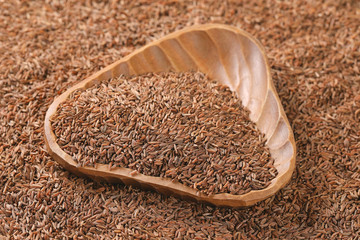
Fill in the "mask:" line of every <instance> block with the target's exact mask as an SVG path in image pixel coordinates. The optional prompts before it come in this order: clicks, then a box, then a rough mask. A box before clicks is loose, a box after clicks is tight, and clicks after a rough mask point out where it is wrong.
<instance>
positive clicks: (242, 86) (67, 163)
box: [44, 24, 296, 207]
mask: <svg viewBox="0 0 360 240" xmlns="http://www.w3.org/2000/svg"><path fill="white" fill-rule="evenodd" d="M190 70H194V71H197V70H199V71H201V72H203V73H205V74H207V75H209V77H210V78H212V79H216V80H218V81H219V82H220V83H222V84H226V85H228V86H229V87H230V89H231V90H232V91H235V92H236V93H237V96H238V97H239V98H240V99H241V101H242V104H243V105H244V107H245V108H247V109H248V110H249V111H250V119H251V120H252V121H253V122H255V123H256V125H257V127H258V128H259V129H260V131H261V132H262V133H264V134H265V136H266V139H267V143H266V145H267V146H268V147H269V149H270V153H271V155H272V157H273V158H274V160H275V163H274V166H275V167H276V169H277V171H278V175H277V177H276V178H274V179H273V180H272V182H271V184H270V185H269V186H268V187H266V188H265V189H262V190H253V191H250V192H248V193H246V194H243V195H232V194H227V193H221V194H214V195H210V196H208V195H206V194H203V193H201V192H199V191H197V190H195V189H193V188H190V187H187V186H185V185H183V184H181V183H178V182H173V181H171V179H166V178H161V177H152V176H146V175H143V174H136V175H132V174H131V172H133V170H132V169H128V168H114V169H111V170H110V167H109V166H108V165H104V164H96V165H95V167H77V166H76V165H77V164H76V162H75V161H74V160H73V159H72V157H71V156H70V155H68V154H67V153H65V152H64V151H63V150H62V149H61V148H60V146H59V145H58V144H57V143H56V137H55V134H54V132H53V130H52V127H51V123H50V117H51V116H52V115H53V114H54V113H55V112H56V110H57V108H58V106H59V105H60V104H61V103H62V102H64V101H65V100H66V99H67V98H68V96H69V95H70V94H71V93H72V92H74V91H75V90H77V89H86V88H88V87H90V86H93V85H94V84H98V83H99V82H101V81H103V80H107V79H110V78H115V77H117V76H120V75H121V74H123V75H125V76H133V75H140V74H144V73H148V72H166V71H175V72H181V71H183V72H184V71H190ZM44 131H45V142H46V146H47V149H48V151H49V154H50V155H51V156H52V157H53V158H54V159H55V160H56V161H57V162H59V163H60V164H61V165H62V166H63V167H64V168H65V169H67V170H69V171H70V172H73V173H74V174H77V175H79V176H85V177H90V178H92V179H94V180H95V181H100V180H101V181H107V182H122V183H124V184H131V185H135V186H138V187H142V188H146V189H153V190H156V191H157V192H160V193H163V194H166V195H175V196H178V197H181V198H185V199H192V200H196V201H200V202H207V203H210V204H214V205H217V206H230V207H243V206H250V205H253V204H255V203H257V202H259V201H261V200H263V199H266V198H268V197H270V196H272V195H274V194H275V193H276V192H277V191H279V190H280V189H281V188H282V187H283V186H284V185H285V184H286V183H288V181H289V180H290V178H291V175H292V173H293V171H294V168H295V156H296V147H295V141H294V136H293V132H292V129H291V127H290V125H289V122H288V120H287V117H286V115H285V113H284V110H283V108H282V106H281V103H280V100H279V97H278V95H277V93H276V90H275V88H274V84H273V82H272V79H271V75H270V69H269V64H268V61H267V59H266V56H265V51H264V48H263V47H262V46H261V44H260V43H259V42H258V41H257V40H256V39H255V38H254V37H252V36H251V35H249V34H248V33H246V32H244V31H242V30H239V29H237V28H235V27H231V26H225V25H217V24H208V25H200V26H193V27H189V28H186V29H183V30H180V31H177V32H175V33H172V34H169V35H167V36H165V37H163V38H161V39H159V40H157V41H154V42H152V43H150V44H148V45H146V46H144V47H142V48H140V49H138V50H136V51H135V52H133V53H132V54H130V55H128V56H126V57H124V58H122V59H120V60H119V61H117V62H115V63H113V64H111V65H109V66H108V67H106V68H104V69H102V70H101V71H99V72H97V73H95V74H93V75H92V76H90V77H88V78H87V79H85V80H83V81H81V82H79V83H78V84H76V85H75V86H73V87H71V88H70V89H68V90H67V91H66V92H64V93H63V94H61V95H60V96H58V97H57V98H55V100H54V102H53V103H52V104H51V105H50V107H49V109H48V111H47V113H46V116H45V126H44ZM239 141H241V139H239Z"/></svg>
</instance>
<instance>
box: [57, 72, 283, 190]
mask: <svg viewBox="0 0 360 240" xmlns="http://www.w3.org/2000/svg"><path fill="white" fill-rule="evenodd" d="M249 113H250V112H249V111H247V110H245V109H244V108H243V106H242V105H241V101H240V100H239V98H238V97H237V96H236V94H235V93H234V92H231V90H230V89H229V87H227V86H225V85H220V84H218V83H217V82H216V81H214V80H210V79H209V78H208V77H207V76H206V75H205V74H203V73H201V72H184V73H174V72H166V73H159V74H154V73H148V74H144V75H140V76H136V77H129V78H125V77H122V76H120V77H119V78H115V79H111V80H110V81H104V82H102V83H101V84H99V85H95V86H93V87H91V88H88V89H86V90H85V91H82V90H77V91H75V92H73V93H72V94H71V95H70V97H69V98H68V99H67V100H66V101H65V102H63V103H62V104H61V105H60V106H59V108H58V110H57V112H56V113H55V114H54V115H53V116H52V118H51V124H52V128H53V130H54V133H55V135H56V139H57V142H58V144H59V146H60V147H61V149H63V150H64V151H65V152H66V153H67V154H69V155H70V156H72V158H73V159H74V161H76V162H77V163H78V165H79V166H94V165H95V163H103V164H108V166H109V167H110V168H112V167H124V168H130V169H133V170H136V171H137V172H139V173H142V174H144V175H147V176H156V177H165V178H168V179H173V180H175V181H177V182H180V183H182V184H184V185H186V186H188V187H192V188H194V189H198V190H200V191H201V192H203V193H206V194H213V193H231V194H236V195H241V194H245V193H247V192H250V191H251V190H260V189H264V188H266V187H267V186H269V185H270V182H271V180H272V179H274V178H275V177H276V175H277V170H276V168H275V167H274V165H273V164H274V159H273V158H271V157H270V152H269V148H267V147H266V146H265V142H266V139H265V135H264V134H261V132H260V130H258V129H257V127H256V125H255V123H254V122H251V120H250V117H249Z"/></svg>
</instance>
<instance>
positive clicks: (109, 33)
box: [0, 0, 360, 239]
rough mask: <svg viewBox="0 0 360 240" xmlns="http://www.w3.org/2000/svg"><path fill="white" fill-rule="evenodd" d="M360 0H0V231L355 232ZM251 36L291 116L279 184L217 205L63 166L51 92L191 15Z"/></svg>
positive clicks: (359, 206)
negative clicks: (265, 193)
mask: <svg viewBox="0 0 360 240" xmlns="http://www.w3.org/2000/svg"><path fill="white" fill-rule="evenodd" d="M359 8H360V6H359V1H351V0H342V1H339V0H324V1H305V0H297V1H293V0H284V1H275V0H252V1H207V0H202V1H187V0H185V1H145V0H141V1H127V0H124V1H111V2H110V1H109V2H106V1H101V2H100V1H98V2H96V1H92V2H91V1H75V0H72V1H71V0H70V1H66V2H62V1H16V0H14V1H0V239H1V238H3V237H2V236H5V238H6V237H10V236H11V237H12V238H13V239H36V238H38V239H66V238H73V239H76V238H77V239H109V238H110V239H149V238H150V239H159V238H161V237H162V238H163V239H174V238H178V239H183V238H185V239H196V238H198V239H209V238H210V239H216V238H217V239H231V238H232V237H235V239H357V238H358V236H359V235H360V190H359V189H360V138H359V136H360V124H359V122H360V115H359V114H360V113H359V109H360V70H359V68H360V67H359V59H360V49H359V46H360V44H359V43H360V26H359V17H360V10H359ZM209 22H215V23H226V24H230V25H233V26H237V27H239V28H242V29H244V30H246V31H248V32H250V33H251V34H252V35H254V36H255V37H256V38H258V39H259V40H260V41H261V42H262V43H263V45H264V46H265V48H266V51H267V55H268V57H269V62H270V65H271V74H272V77H273V79H274V82H275V86H276V89H277V90H278V92H279V95H280V99H281V102H282V104H283V106H284V108H285V112H286V114H287V116H288V118H289V121H290V123H291V125H292V128H293V130H294V134H295V139H296V144H297V151H298V155H297V162H296V171H295V174H294V175H293V178H292V180H291V182H290V183H289V184H288V185H287V186H286V187H285V188H283V189H282V190H281V191H280V192H279V193H277V194H276V195H275V196H273V197H271V198H269V199H267V200H265V201H263V202H261V203H259V204H257V205H256V206H253V207H250V208H248V209H243V210H235V209H227V208H217V207H211V206H206V205H201V204H197V203H192V202H185V201H182V200H178V199H176V198H173V197H163V196H161V195H160V194H157V193H153V192H147V191H141V190H138V189H132V188H130V187H126V186H123V185H110V184H97V183H94V182H92V181H89V180H86V179H82V178H78V177H76V176H74V175H72V174H69V173H68V172H67V171H65V170H64V169H62V168H61V167H59V165H58V164H57V163H56V162H55V161H53V160H52V159H51V158H50V157H49V155H48V154H47V153H46V151H45V149H44V136H43V123H44V122H43V119H44V116H45V112H46V110H47V107H48V106H49V105H50V104H51V102H52V100H53V99H54V97H56V96H57V95H59V94H60V93H61V92H63V91H64V90H66V89H67V88H68V87H69V86H71V85H73V84H74V83H75V82H76V81H80V80H82V79H84V78H85V77H86V76H89V75H90V74H92V73H95V72H96V71H97V70H98V69H99V68H101V67H103V66H106V65H108V64H111V63H112V62H113V61H115V60H117V59H119V58H121V57H122V56H124V55H126V54H128V53H130V52H131V51H133V50H134V49H136V48H139V47H141V46H143V45H144V44H145V43H148V42H150V41H151V40H153V39H156V38H158V37H161V36H164V35H165V34H167V33H169V32H173V31H174V30H176V29H180V28H182V27H184V26H188V25H192V24H195V23H209Z"/></svg>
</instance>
